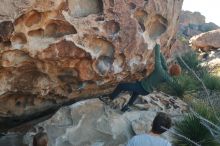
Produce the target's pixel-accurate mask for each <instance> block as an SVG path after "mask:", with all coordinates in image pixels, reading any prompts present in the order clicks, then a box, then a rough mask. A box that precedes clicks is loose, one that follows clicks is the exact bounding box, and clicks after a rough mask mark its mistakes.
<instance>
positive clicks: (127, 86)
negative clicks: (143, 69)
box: [110, 82, 149, 106]
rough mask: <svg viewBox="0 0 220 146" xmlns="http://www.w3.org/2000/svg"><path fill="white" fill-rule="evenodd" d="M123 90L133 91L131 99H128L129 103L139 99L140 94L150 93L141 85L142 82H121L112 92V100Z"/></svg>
mask: <svg viewBox="0 0 220 146" xmlns="http://www.w3.org/2000/svg"><path fill="white" fill-rule="evenodd" d="M122 91H129V92H131V93H132V95H131V98H130V100H129V101H128V104H127V105H129V106H130V105H132V104H133V103H134V101H135V100H136V99H137V97H138V95H148V94H149V93H148V92H147V91H145V90H144V88H143V87H142V86H141V82H136V83H120V84H118V86H117V87H116V88H115V90H114V91H113V93H112V94H110V97H111V99H112V100H114V99H115V98H117V96H118V95H119V94H120V93H121V92H122Z"/></svg>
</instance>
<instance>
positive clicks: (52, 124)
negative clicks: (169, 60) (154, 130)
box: [23, 93, 187, 146]
mask: <svg viewBox="0 0 220 146" xmlns="http://www.w3.org/2000/svg"><path fill="white" fill-rule="evenodd" d="M128 97H129V95H128V94H121V95H120V98H118V99H117V100H116V101H115V103H114V104H116V105H118V107H117V106H116V109H112V108H110V107H109V106H106V105H105V104H103V103H102V102H101V101H99V100H97V99H92V100H85V101H82V102H78V103H76V104H73V105H71V106H67V107H63V108H61V109H60V110H59V111H58V112H57V113H56V114H55V115H54V116H53V117H52V118H51V119H49V120H47V121H44V122H42V123H40V124H38V125H36V126H35V128H34V129H35V130H31V131H30V132H28V133H27V134H26V135H25V136H24V137H23V141H24V143H26V144H31V143H32V142H33V140H34V137H36V136H35V135H39V134H38V133H42V132H44V133H46V134H47V137H48V144H49V146H124V144H125V143H127V141H128V140H129V139H130V138H131V137H132V136H133V135H134V134H143V133H146V132H149V131H150V130H151V124H152V121H153V119H154V117H155V115H156V113H157V111H163V112H166V113H168V114H171V117H172V119H173V122H174V121H175V120H178V119H181V117H182V114H183V113H185V112H186V110H187V107H186V103H184V102H183V101H181V100H180V99H176V98H174V97H172V96H166V95H164V94H162V93H153V94H150V95H148V96H140V101H138V102H137V104H135V107H136V108H135V107H132V110H131V111H129V112H126V113H123V114H122V113H120V111H119V107H120V104H124V102H126V101H127V99H128ZM39 131H40V132H39ZM170 136H171V135H170V134H169V133H168V132H166V133H165V134H163V137H165V138H168V139H169V140H170V141H171V139H170V138H171V137H170Z"/></svg>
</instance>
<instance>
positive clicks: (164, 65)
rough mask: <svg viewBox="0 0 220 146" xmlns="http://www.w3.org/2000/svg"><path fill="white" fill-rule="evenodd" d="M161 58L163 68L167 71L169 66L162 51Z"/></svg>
mask: <svg viewBox="0 0 220 146" xmlns="http://www.w3.org/2000/svg"><path fill="white" fill-rule="evenodd" d="M160 59H161V64H162V67H163V69H164V70H165V71H167V70H168V67H167V63H166V59H165V57H164V56H163V54H162V53H160Z"/></svg>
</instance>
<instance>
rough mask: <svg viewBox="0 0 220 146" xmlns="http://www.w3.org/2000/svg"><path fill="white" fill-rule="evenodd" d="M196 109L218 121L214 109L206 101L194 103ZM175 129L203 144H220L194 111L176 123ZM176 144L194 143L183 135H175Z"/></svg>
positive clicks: (185, 145) (210, 145) (179, 145)
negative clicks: (182, 136)
mask: <svg viewBox="0 0 220 146" xmlns="http://www.w3.org/2000/svg"><path fill="white" fill-rule="evenodd" d="M193 107H194V110H195V111H196V112H197V113H199V114H200V115H201V116H202V117H204V118H206V119H208V120H210V121H212V122H213V123H216V122H217V119H216V117H215V116H214V115H213V113H212V110H211V109H210V108H209V106H208V105H207V104H205V103H201V102H197V104H194V106H193ZM174 129H175V131H176V132H177V133H179V134H181V135H184V136H186V137H187V138H189V139H191V140H193V141H194V142H196V143H198V144H200V145H202V146H220V144H219V143H218V142H217V141H216V139H215V138H214V137H213V136H212V134H211V133H210V131H209V130H208V129H207V128H206V127H205V126H204V125H203V124H202V123H201V120H200V119H199V118H198V117H197V116H195V115H194V114H193V113H191V114H188V115H186V116H184V117H183V120H181V121H179V122H176V123H175V128H174ZM173 142H174V144H175V145H178V146H193V144H192V143H190V142H189V141H186V140H185V139H183V138H181V137H177V136H174V141H173Z"/></svg>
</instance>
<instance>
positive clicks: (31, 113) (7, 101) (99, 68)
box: [0, 0, 183, 129]
mask: <svg viewBox="0 0 220 146" xmlns="http://www.w3.org/2000/svg"><path fill="white" fill-rule="evenodd" d="M182 3H183V0H3V1H1V5H0V123H1V124H0V125H4V124H8V126H9V127H10V126H13V125H16V123H22V122H23V121H25V120H29V119H31V118H33V117H37V116H39V114H41V115H44V112H45V111H48V110H50V109H53V108H58V107H60V106H62V105H63V104H64V103H67V102H73V103H74V102H77V101H80V100H84V99H87V98H94V97H95V96H98V95H102V94H105V93H108V92H111V91H112V90H113V87H114V86H115V84H117V83H119V82H121V81H134V80H137V79H141V78H143V77H144V76H145V75H146V74H145V73H146V72H147V74H149V72H151V71H152V69H153V64H154V62H153V55H152V48H153V47H154V45H155V42H156V39H157V38H159V39H160V42H161V48H162V52H163V53H164V54H165V56H166V57H170V55H172V54H170V47H171V44H172V39H173V38H174V37H175V33H176V26H177V20H178V16H179V14H180V11H181V7H182ZM5 127H6V126H3V127H1V128H5ZM6 129H7V128H6Z"/></svg>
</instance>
